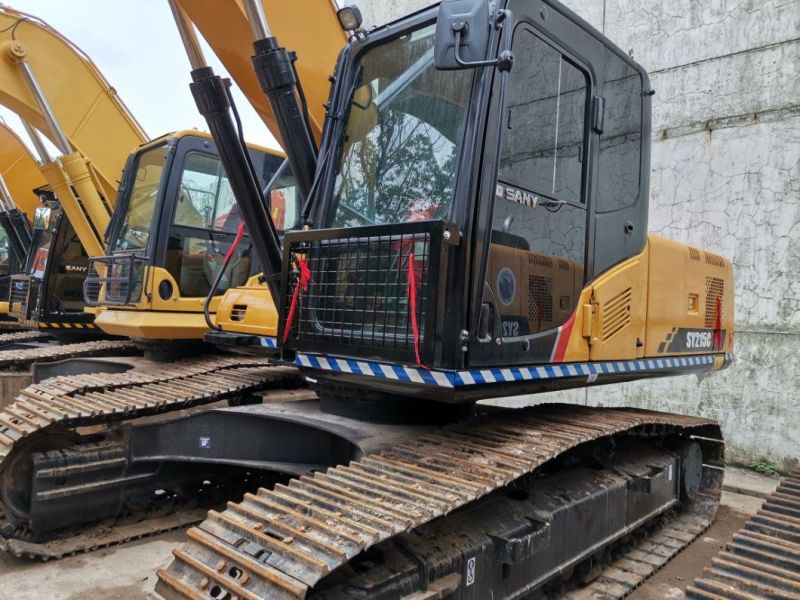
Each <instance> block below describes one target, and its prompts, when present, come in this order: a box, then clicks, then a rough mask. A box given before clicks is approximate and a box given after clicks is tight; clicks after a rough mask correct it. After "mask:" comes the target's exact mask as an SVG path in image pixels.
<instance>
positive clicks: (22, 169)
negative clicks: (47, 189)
mask: <svg viewBox="0 0 800 600" xmlns="http://www.w3.org/2000/svg"><path fill="white" fill-rule="evenodd" d="M45 183H46V181H45V179H44V177H43V176H42V173H41V171H40V170H39V167H38V165H37V164H36V160H35V159H34V158H33V156H31V153H30V151H29V150H28V148H27V147H26V146H25V144H23V143H22V140H20V139H19V137H17V135H16V134H15V133H14V132H13V131H12V130H11V129H10V128H9V127H8V126H7V125H5V123H0V226H2V227H3V229H5V231H6V235H7V238H8V244H9V249H10V250H11V252H12V253H13V255H14V257H15V258H16V260H17V262H18V263H19V264H21V263H22V262H23V261H24V260H25V256H26V255H27V253H28V249H29V247H30V243H31V227H30V221H32V220H33V213H34V211H35V210H36V204H37V198H36V194H35V193H34V189H36V188H39V187H41V186H43V185H45Z"/></svg>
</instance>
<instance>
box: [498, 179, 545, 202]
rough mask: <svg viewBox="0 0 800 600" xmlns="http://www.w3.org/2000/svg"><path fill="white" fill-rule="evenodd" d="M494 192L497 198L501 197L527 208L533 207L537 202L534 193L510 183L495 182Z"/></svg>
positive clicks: (537, 199) (537, 198) (537, 197)
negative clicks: (512, 185)
mask: <svg viewBox="0 0 800 600" xmlns="http://www.w3.org/2000/svg"><path fill="white" fill-rule="evenodd" d="M494 193H495V194H496V195H497V197H498V198H503V199H504V200H508V201H509V202H516V203H517V204H522V205H523V206H527V207H528V208H533V207H534V206H536V205H537V204H538V203H539V196H537V195H536V194H532V193H531V192H526V191H524V190H520V189H517V188H514V187H511V186H510V185H503V184H502V183H498V184H497V187H496V188H495V192H494Z"/></svg>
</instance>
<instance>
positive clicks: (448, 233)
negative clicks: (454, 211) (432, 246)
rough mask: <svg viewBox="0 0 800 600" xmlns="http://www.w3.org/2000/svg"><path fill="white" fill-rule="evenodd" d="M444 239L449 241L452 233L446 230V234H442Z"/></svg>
mask: <svg viewBox="0 0 800 600" xmlns="http://www.w3.org/2000/svg"><path fill="white" fill-rule="evenodd" d="M442 237H443V238H444V239H446V240H449V239H450V232H449V231H448V230H447V229H445V230H444V233H443V234H442Z"/></svg>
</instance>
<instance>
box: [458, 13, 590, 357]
mask: <svg viewBox="0 0 800 600" xmlns="http://www.w3.org/2000/svg"><path fill="white" fill-rule="evenodd" d="M511 4H512V10H513V5H514V4H515V3H513V2H512V3H511ZM516 4H517V5H522V4H523V3H516ZM528 10H529V9H528ZM514 14H515V17H516V19H517V21H516V23H515V25H514V31H513V38H512V51H513V53H514V57H515V63H514V66H513V68H512V69H511V71H510V72H509V73H508V74H506V75H505V76H504V77H501V76H499V75H496V76H495V84H494V86H495V87H494V89H495V92H496V93H495V94H494V95H493V106H491V107H490V111H489V112H490V115H491V116H490V118H489V123H490V127H489V131H490V133H489V135H491V125H492V122H495V127H496V128H497V129H499V133H498V141H497V147H496V153H495V154H494V156H496V161H497V162H496V165H495V168H496V179H495V181H494V182H493V183H494V185H493V186H492V188H493V189H492V188H488V185H486V184H484V185H483V186H482V189H483V194H484V196H486V195H489V194H492V195H493V196H494V198H493V199H491V204H492V209H491V211H490V213H489V214H488V215H486V216H484V219H485V222H486V229H487V230H488V231H487V234H485V235H486V236H487V237H489V240H488V244H487V246H488V249H487V250H486V259H485V265H486V266H485V279H484V285H483V303H482V306H481V307H480V310H481V315H480V320H479V323H480V326H479V332H478V333H479V338H480V339H482V343H480V344H477V345H474V351H471V352H470V356H469V363H470V365H471V366H478V365H486V366H488V365H492V364H495V365H513V364H532V363H537V362H553V361H555V360H557V357H556V356H555V355H554V350H555V348H556V345H557V342H558V340H559V337H560V335H561V334H562V332H563V330H564V329H565V328H567V327H569V325H570V324H571V322H572V319H573V315H574V313H575V311H576V309H577V307H578V301H579V297H580V294H581V290H582V289H583V286H584V283H585V281H586V279H587V271H588V269H587V248H588V247H589V233H590V232H589V223H590V219H589V211H588V209H589V188H590V186H589V185H588V184H587V178H588V177H590V175H591V170H590V168H589V163H590V157H591V154H592V147H591V143H590V141H591V131H590V129H591V124H590V118H589V115H590V108H591V105H592V89H593V88H592V75H591V73H592V71H591V68H590V67H589V66H588V64H587V63H585V62H584V61H582V60H581V58H580V57H579V55H578V53H576V52H574V51H573V50H571V49H568V48H567V47H566V46H565V45H564V44H563V42H562V43H559V42H556V41H555V40H556V39H558V40H562V41H563V40H564V39H569V36H565V35H564V34H563V33H564V30H566V31H568V32H569V31H572V33H573V37H575V38H577V39H580V38H581V33H583V32H581V30H580V29H579V28H578V27H577V26H576V25H574V24H572V23H570V22H568V21H567V20H565V19H563V18H562V19H561V20H560V22H558V21H556V20H551V21H553V26H556V25H558V28H559V29H561V31H548V28H547V27H542V25H541V20H542V19H541V18H540V17H539V15H532V17H531V18H526V17H525V16H524V14H523V15H520V14H519V13H518V12H515V13H514ZM584 36H585V33H584ZM585 37H587V38H588V36H585ZM590 43H591V42H590ZM500 86H504V89H503V90H502V93H497V92H499V91H500ZM487 139H488V136H487ZM489 149H490V144H489V143H487V153H488V151H489ZM484 170H485V171H487V172H488V171H489V169H486V168H485V169H484ZM487 188H488V189H487ZM489 190H490V191H489ZM481 200H482V201H484V198H483V197H482V199H481ZM478 204H480V202H479V203H478ZM481 329H482V331H481ZM587 351H588V347H587Z"/></svg>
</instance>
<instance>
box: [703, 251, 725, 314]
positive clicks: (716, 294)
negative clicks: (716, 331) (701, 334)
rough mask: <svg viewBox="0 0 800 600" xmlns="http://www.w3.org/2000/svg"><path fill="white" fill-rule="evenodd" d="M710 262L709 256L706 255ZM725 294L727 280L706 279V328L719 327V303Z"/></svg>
mask: <svg viewBox="0 0 800 600" xmlns="http://www.w3.org/2000/svg"><path fill="white" fill-rule="evenodd" d="M706 260H708V255H706ZM724 294H725V280H723V279H720V278H718V277H706V327H716V326H717V303H718V302H720V303H721V301H722V297H723V295H724Z"/></svg>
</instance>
